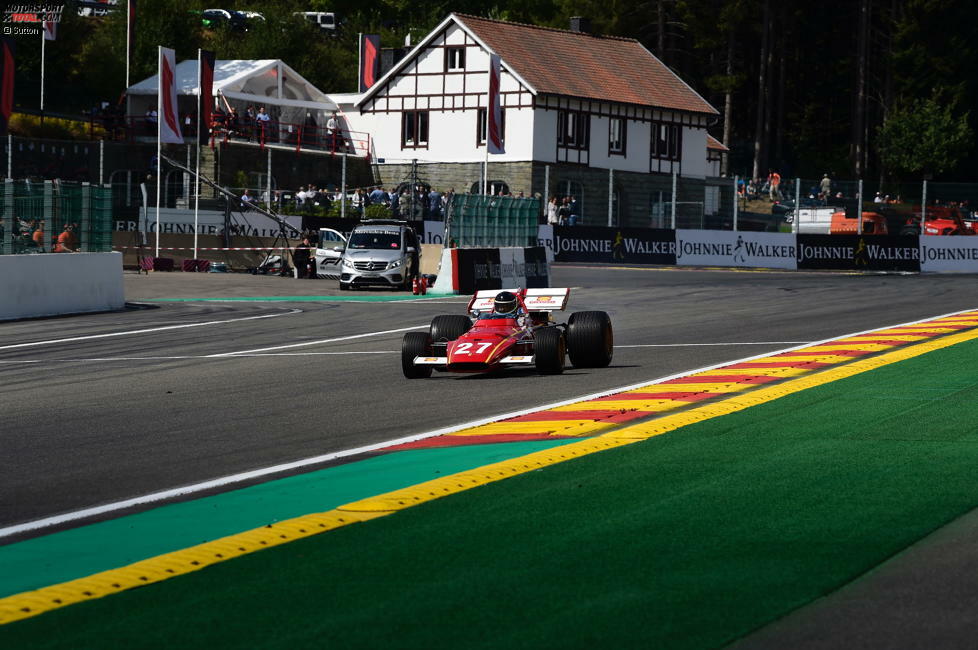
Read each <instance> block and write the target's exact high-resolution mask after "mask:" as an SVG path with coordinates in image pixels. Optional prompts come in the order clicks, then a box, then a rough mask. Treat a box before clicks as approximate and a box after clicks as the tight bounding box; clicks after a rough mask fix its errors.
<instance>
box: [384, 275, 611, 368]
mask: <svg viewBox="0 0 978 650" xmlns="http://www.w3.org/2000/svg"><path fill="white" fill-rule="evenodd" d="M504 291H507V290H504ZM500 293H502V292H500V291H497V290H489V291H478V292H476V294H475V295H474V296H473V297H472V299H471V300H470V301H469V306H468V312H469V316H463V315H451V316H436V317H435V318H434V320H432V321H431V327H430V328H429V330H428V331H427V332H409V333H407V334H405V335H404V341H403V343H402V344H401V368H402V369H403V371H404V376H405V377H407V378H408V379H420V378H423V377H430V376H431V372H432V370H438V371H440V372H460V373H484V372H492V371H495V370H500V369H503V368H509V367H524V368H526V367H533V368H536V370H537V371H538V372H542V373H547V374H557V373H561V372H563V371H564V357H565V355H566V356H568V357H570V362H571V363H572V364H573V365H574V367H575V368H603V367H605V366H607V365H608V364H609V363H611V357H612V353H613V348H614V335H613V333H612V329H611V319H610V318H609V317H608V314H607V313H605V312H603V311H582V312H576V313H573V314H571V317H570V319H569V320H568V321H567V323H561V324H557V323H555V322H554V318H553V312H554V311H559V310H563V309H564V308H565V307H566V306H567V300H568V298H569V297H570V289H524V290H517V289H510V290H508V293H510V294H513V296H512V297H513V298H515V300H516V302H517V305H516V309H515V310H514V311H513V312H512V313H508V314H505V315H501V314H499V313H497V312H494V311H493V310H494V306H493V303H494V299H495V298H496V296H497V295H499V294H500Z"/></svg>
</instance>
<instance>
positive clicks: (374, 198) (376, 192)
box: [370, 185, 388, 205]
mask: <svg viewBox="0 0 978 650" xmlns="http://www.w3.org/2000/svg"><path fill="white" fill-rule="evenodd" d="M370 202H371V203H376V204H378V205H387V203H388V198H387V192H385V191H384V190H382V189H380V186H379V185H378V186H376V187H374V188H373V189H372V190H371V191H370Z"/></svg>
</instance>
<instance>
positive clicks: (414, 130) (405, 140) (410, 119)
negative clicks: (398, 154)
mask: <svg viewBox="0 0 978 650" xmlns="http://www.w3.org/2000/svg"><path fill="white" fill-rule="evenodd" d="M401 148H402V149H419V148H421V149H427V148H428V111H404V113H403V114H402V117H401Z"/></svg>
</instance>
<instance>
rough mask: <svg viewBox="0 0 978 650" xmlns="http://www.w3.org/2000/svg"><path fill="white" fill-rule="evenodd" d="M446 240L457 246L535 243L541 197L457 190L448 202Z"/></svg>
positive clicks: (530, 244) (528, 244)
mask: <svg viewBox="0 0 978 650" xmlns="http://www.w3.org/2000/svg"><path fill="white" fill-rule="evenodd" d="M447 212H448V218H447V220H446V221H447V224H446V238H447V239H446V241H448V242H449V245H451V246H454V247H458V248H469V247H476V248H480V247H493V248H494V247H499V246H535V245H536V244H537V238H538V232H539V215H540V200H539V199H520V198H514V197H506V196H486V195H483V194H457V195H455V196H454V197H453V198H452V200H451V201H450V202H449V204H448V208H447Z"/></svg>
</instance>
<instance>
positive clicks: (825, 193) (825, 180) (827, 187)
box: [818, 172, 832, 201]
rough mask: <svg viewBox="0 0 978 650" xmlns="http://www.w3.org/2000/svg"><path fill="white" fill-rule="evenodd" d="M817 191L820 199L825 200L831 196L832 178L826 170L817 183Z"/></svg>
mask: <svg viewBox="0 0 978 650" xmlns="http://www.w3.org/2000/svg"><path fill="white" fill-rule="evenodd" d="M818 193H819V197H818V198H820V199H822V200H823V201H824V200H827V199H828V198H829V197H831V196H832V179H831V178H829V174H828V172H826V173H825V175H824V176H822V182H821V183H819V184H818Z"/></svg>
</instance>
